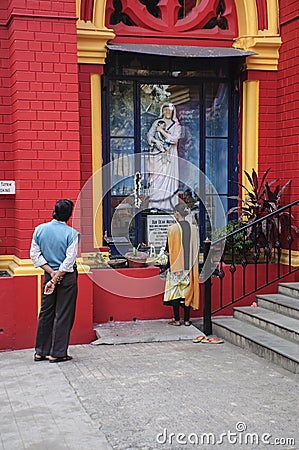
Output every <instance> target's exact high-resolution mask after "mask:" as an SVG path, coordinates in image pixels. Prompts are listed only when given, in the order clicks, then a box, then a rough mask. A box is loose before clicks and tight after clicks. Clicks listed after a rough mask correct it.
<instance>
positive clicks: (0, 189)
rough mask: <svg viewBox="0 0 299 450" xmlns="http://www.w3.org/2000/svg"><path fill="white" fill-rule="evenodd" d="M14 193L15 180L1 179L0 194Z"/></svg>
mask: <svg viewBox="0 0 299 450" xmlns="http://www.w3.org/2000/svg"><path fill="white" fill-rule="evenodd" d="M15 193H16V182H15V181H12V180H1V181H0V194H15Z"/></svg>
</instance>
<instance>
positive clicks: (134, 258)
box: [125, 244, 149, 267]
mask: <svg viewBox="0 0 299 450" xmlns="http://www.w3.org/2000/svg"><path fill="white" fill-rule="evenodd" d="M139 247H140V244H139V245H138V247H137V248H136V247H133V250H132V251H131V252H127V253H126V254H125V258H126V259H127V261H128V266H129V267H146V266H147V262H146V261H147V258H148V256H149V255H148V253H147V252H140V251H138V249H139Z"/></svg>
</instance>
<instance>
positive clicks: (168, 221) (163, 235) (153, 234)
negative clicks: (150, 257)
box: [147, 214, 175, 250]
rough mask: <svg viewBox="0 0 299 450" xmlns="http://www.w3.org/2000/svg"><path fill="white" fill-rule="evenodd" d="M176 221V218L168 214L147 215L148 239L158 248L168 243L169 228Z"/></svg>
mask: <svg viewBox="0 0 299 450" xmlns="http://www.w3.org/2000/svg"><path fill="white" fill-rule="evenodd" d="M173 223H175V218H174V217H173V216H170V215H168V214H155V215H148V216H147V241H148V244H153V246H154V247H155V248H156V249H158V250H159V249H160V248H161V247H164V246H165V245H166V240H167V228H168V227H169V226H170V225H172V224H173Z"/></svg>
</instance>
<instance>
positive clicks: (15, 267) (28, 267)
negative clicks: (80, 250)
mask: <svg viewBox="0 0 299 450" xmlns="http://www.w3.org/2000/svg"><path fill="white" fill-rule="evenodd" d="M76 263H77V269H78V272H79V273H86V272H89V266H85V265H84V263H83V259H82V258H77V260H76ZM0 270H7V272H8V273H9V274H10V275H13V276H32V275H35V276H36V275H43V274H44V271H43V269H40V268H36V267H34V265H33V262H32V261H31V259H21V258H18V257H17V256H15V255H0Z"/></svg>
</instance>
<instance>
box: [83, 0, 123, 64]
mask: <svg viewBox="0 0 299 450" xmlns="http://www.w3.org/2000/svg"><path fill="white" fill-rule="evenodd" d="M80 8H81V0H76V11H77V16H78V18H79V19H78V21H77V54H78V62H79V63H82V64H105V60H106V55H107V48H106V44H107V41H109V40H110V39H113V38H114V37H115V33H114V31H113V30H111V29H109V28H107V27H105V12H106V0H94V9H93V19H92V21H90V20H88V21H84V20H82V19H81V18H80Z"/></svg>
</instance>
